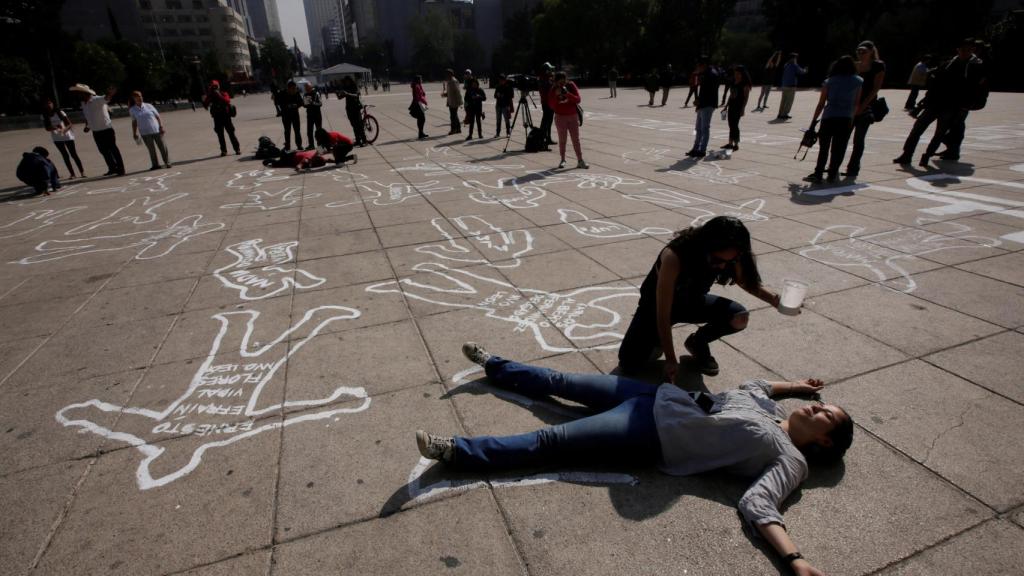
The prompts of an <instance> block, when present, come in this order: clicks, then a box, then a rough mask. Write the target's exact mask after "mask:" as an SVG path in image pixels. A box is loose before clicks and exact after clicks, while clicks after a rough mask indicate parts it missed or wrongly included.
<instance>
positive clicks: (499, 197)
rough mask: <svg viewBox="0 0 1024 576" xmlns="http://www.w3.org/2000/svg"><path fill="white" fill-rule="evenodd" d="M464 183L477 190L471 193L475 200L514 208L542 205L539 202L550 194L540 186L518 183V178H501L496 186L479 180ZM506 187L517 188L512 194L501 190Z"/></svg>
mask: <svg viewBox="0 0 1024 576" xmlns="http://www.w3.org/2000/svg"><path fill="white" fill-rule="evenodd" d="M462 185H463V186H465V187H466V188H469V189H471V190H475V192H470V193H469V198H470V199H471V200H473V201H474V202H479V203H480V204H501V205H502V206H504V207H506V208H511V209H513V210H525V209H527V208H537V207H538V206H540V204H538V202H540V201H541V200H542V199H543V198H544V197H545V196H547V195H548V193H547V190H544V189H543V188H541V187H539V186H535V185H532V184H530V185H520V184H517V183H516V178H499V179H498V183H497V185H495V186H491V185H490V184H484V183H483V182H481V181H479V180H467V181H465V182H463V183H462ZM506 189H511V190H515V192H514V193H511V194H506V193H503V192H501V191H502V190H506Z"/></svg>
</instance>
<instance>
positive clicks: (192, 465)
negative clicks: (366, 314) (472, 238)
mask: <svg viewBox="0 0 1024 576" xmlns="http://www.w3.org/2000/svg"><path fill="white" fill-rule="evenodd" d="M321 310H338V311H344V314H339V315H338V316H332V317H329V318H327V319H325V320H324V321H323V322H321V323H320V324H319V325H318V326H317V327H315V328H314V329H313V330H312V331H311V332H310V334H309V335H307V336H306V337H305V338H303V339H302V340H300V341H299V342H298V343H294V342H292V343H291V344H290V345H289V346H288V350H287V351H286V352H285V354H284V356H283V357H281V358H280V359H278V360H277V361H275V362H274V363H273V364H274V366H273V368H272V369H271V370H269V371H267V372H266V374H265V376H264V378H263V380H262V381H261V382H260V383H259V384H258V385H257V386H256V387H255V388H254V390H253V391H252V396H251V397H250V399H249V402H248V405H247V408H246V411H245V414H246V416H260V415H263V414H266V413H268V412H271V411H274V410H282V409H284V408H289V407H295V406H322V405H324V404H328V403H330V402H333V401H334V400H337V399H338V398H341V397H343V396H352V397H354V398H357V399H359V398H361V399H362V400H363V401H362V403H361V404H360V405H359V406H356V407H348V408H338V409H334V410H328V411H326V412H319V413H315V414H301V415H299V416H293V417H291V418H285V419H284V421H279V422H271V423H268V424H264V425H261V426H259V427H257V428H253V429H252V430H248V431H245V432H242V433H240V434H238V435H236V436H232V437H230V438H227V439H224V440H220V441H214V442H207V443H203V444H201V445H200V446H198V447H197V448H196V449H195V451H194V452H193V453H192V458H191V459H190V460H189V462H188V464H186V465H185V466H183V467H181V468H179V469H178V470H176V471H174V472H171V473H170V474H167V475H165V476H161V477H160V478H153V476H152V475H151V474H150V465H151V464H152V463H153V461H154V460H156V459H157V458H159V457H160V455H161V454H163V453H164V452H165V451H166V448H164V447H162V446H156V445H154V444H150V443H149V442H147V441H146V440H145V439H143V438H139V437H138V436H136V435H134V434H130V433H127V432H116V431H113V430H110V429H109V428H105V427H103V426H100V425H98V424H96V423H95V422H92V421H89V420H72V419H69V418H67V417H65V415H64V413H65V412H67V411H68V410H73V409H81V408H90V407H91V408H95V409H98V410H100V411H102V412H120V413H124V414H134V415H139V416H145V417H148V418H152V419H153V420H154V423H156V422H159V421H162V420H164V419H166V418H167V417H168V416H170V415H171V414H172V413H173V411H174V408H175V407H176V406H177V405H179V404H180V403H182V402H184V401H185V400H186V399H188V398H189V397H190V396H191V395H192V393H193V392H194V391H195V390H196V389H197V388H199V387H200V384H201V380H200V376H201V375H202V374H203V373H204V372H205V371H206V370H208V369H209V367H210V366H212V365H213V363H214V361H215V360H216V357H217V354H218V352H219V351H220V345H221V340H222V339H223V338H224V336H225V334H227V332H228V324H229V320H228V318H229V317H232V316H249V319H248V320H247V321H246V322H247V324H246V333H245V336H244V337H243V340H242V343H241V345H240V346H239V356H240V357H242V358H253V357H259V356H261V355H262V354H263V353H265V352H266V351H267V350H269V349H270V348H272V347H274V346H277V345H279V344H282V343H285V344H286V345H287V344H288V343H286V342H284V341H285V340H286V339H287V338H288V336H290V335H291V334H292V333H293V332H295V331H296V330H299V329H301V328H302V326H303V325H304V324H305V323H306V322H308V321H309V319H310V318H311V317H312V316H313V315H314V314H315V313H317V312H319V311H321ZM259 315H260V313H259V312H258V311H256V310H242V311H238V312H222V313H218V314H214V315H213V316H212V319H215V320H218V321H220V323H221V326H220V331H219V332H218V333H217V336H216V337H215V338H214V340H213V344H212V345H211V348H210V354H209V355H208V356H207V357H206V360H204V362H203V364H202V365H201V366H200V367H199V369H198V370H197V371H196V373H195V375H194V376H193V378H192V382H191V383H190V385H189V388H188V390H186V392H185V393H184V394H182V395H181V396H180V397H178V399H177V400H175V401H174V402H172V403H171V404H170V405H169V406H168V407H167V408H166V409H164V410H162V411H156V410H151V409H147V408H133V407H123V406H118V405H116V404H110V403H107V402H102V401H100V400H95V399H94V400H88V401H86V402H77V403H73V404H69V405H68V406H65V407H64V408H61V409H60V410H58V411H57V413H56V415H55V419H56V420H57V422H59V423H60V424H61V425H63V426H64V427H71V426H75V427H78V428H81V429H82V430H83V431H88V432H92V433H93V434H96V435H98V436H102V437H104V438H108V439H110V440H116V441H119V442H124V443H126V444H128V445H130V446H134V447H135V448H136V449H138V450H139V452H141V453H142V454H143V456H144V458H143V459H142V461H141V462H140V463H139V466H138V468H137V469H136V472H135V479H136V482H137V484H138V486H139V489H140V490H149V489H150V488H156V487H158V486H164V485H166V484H168V483H170V482H173V481H175V480H177V479H179V478H181V477H183V476H185V475H187V474H189V473H191V472H192V471H193V470H195V469H196V468H197V467H198V466H199V464H200V463H201V462H202V459H203V454H204V453H205V452H206V451H207V450H208V449H210V448H219V447H223V446H229V445H231V444H234V443H235V442H238V441H239V440H242V439H245V438H249V437H252V436H255V435H257V434H259V433H261V432H266V431H269V430H275V429H277V428H281V427H283V426H290V425H293V424H298V423H301V422H308V421H312V420H323V419H325V418H330V417H333V416H335V415H337V414H351V413H356V412H362V411H363V410H366V409H367V408H369V407H370V402H371V399H370V397H369V396H367V394H366V390H365V389H364V388H362V387H357V388H350V387H345V386H339V387H338V388H336V389H335V391H334V393H332V394H331V395H330V396H328V397H327V398H322V399H317V400H294V401H287V400H286V401H284V402H282V403H280V404H275V405H271V406H268V407H266V408H263V409H260V410H256V409H255V403H256V402H257V401H258V400H259V396H260V394H261V393H262V392H263V388H264V387H265V386H266V385H267V383H268V382H269V381H270V380H271V379H272V378H273V376H274V375H275V374H276V373H277V370H278V369H279V368H280V367H281V366H282V365H283V364H284V363H285V362H286V361H287V360H288V359H289V358H290V357H291V356H292V355H293V354H295V353H296V352H298V350H300V349H301V348H302V347H303V346H304V345H305V344H306V343H307V342H309V341H310V340H312V339H313V338H314V337H316V336H317V334H319V333H320V331H321V330H323V329H324V328H325V327H326V326H327V325H328V324H330V323H331V322H333V321H335V320H350V319H354V318H358V317H359V316H360V312H359V311H358V310H356V309H354V308H348V307H345V306H318V307H316V308H313V309H310V310H308V311H307V312H306V314H305V315H304V316H303V317H302V319H301V320H299V322H298V323H297V324H294V325H293V326H291V327H289V328H288V329H287V330H285V331H284V332H283V333H281V335H280V336H278V337H277V338H275V339H274V341H272V342H271V343H269V344H267V345H265V346H262V347H260V348H258V349H256V351H255V352H249V351H247V349H248V348H249V341H250V338H251V337H252V332H253V324H254V322H255V321H256V319H257V318H258V317H259Z"/></svg>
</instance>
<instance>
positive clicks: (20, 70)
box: [0, 56, 41, 112]
mask: <svg viewBox="0 0 1024 576" xmlns="http://www.w3.org/2000/svg"><path fill="white" fill-rule="evenodd" d="M0 78H3V79H4V81H3V82H0V110H3V111H11V112H15V111H17V112H29V111H35V110H36V109H37V108H38V99H37V94H38V93H39V89H40V87H41V86H40V84H41V82H40V78H39V76H38V75H36V74H33V73H32V68H31V67H30V66H29V63H28V62H27V61H26V60H25V59H24V58H8V57H6V56H0Z"/></svg>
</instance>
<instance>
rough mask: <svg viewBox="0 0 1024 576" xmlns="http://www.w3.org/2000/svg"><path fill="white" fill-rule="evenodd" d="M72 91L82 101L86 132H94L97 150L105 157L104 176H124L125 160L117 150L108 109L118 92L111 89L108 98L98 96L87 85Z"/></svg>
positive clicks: (74, 88) (115, 136) (75, 87)
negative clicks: (105, 167)
mask: <svg viewBox="0 0 1024 576" xmlns="http://www.w3.org/2000/svg"><path fill="white" fill-rule="evenodd" d="M70 90H71V92H74V93H75V94H76V95H77V96H78V98H79V99H80V100H81V101H82V112H83V113H84V115H85V131H86V132H89V131H92V138H93V140H95V141H96V148H97V149H98V150H99V151H100V155H101V156H103V161H104V162H106V163H107V173H106V174H104V176H124V160H123V159H122V158H121V151H120V150H119V149H118V148H117V134H116V133H115V132H114V123H113V122H111V120H110V108H108V107H107V104H108V103H109V102H110V100H111V99H112V98H113V97H114V94H116V93H117V90H116V89H115V88H113V87H111V88H110V89H109V90H107V95H106V96H97V95H96V93H95V92H93V91H92V89H91V88H89V87H88V86H86V85H85V84H75V85H74V86H72V87H71V89H70Z"/></svg>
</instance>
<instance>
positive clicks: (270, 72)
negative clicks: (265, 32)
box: [260, 36, 295, 84]
mask: <svg viewBox="0 0 1024 576" xmlns="http://www.w3.org/2000/svg"><path fill="white" fill-rule="evenodd" d="M260 61H261V63H262V65H263V72H264V76H263V77H264V78H265V79H267V80H269V81H270V82H272V83H276V84H283V83H284V82H287V80H288V78H291V77H292V71H293V70H294V69H295V55H294V54H292V51H291V50H290V49H289V48H288V46H287V45H286V44H285V43H284V41H282V40H281V39H280V38H275V37H273V36H272V37H270V38H267V39H266V40H264V41H263V43H262V44H260Z"/></svg>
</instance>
